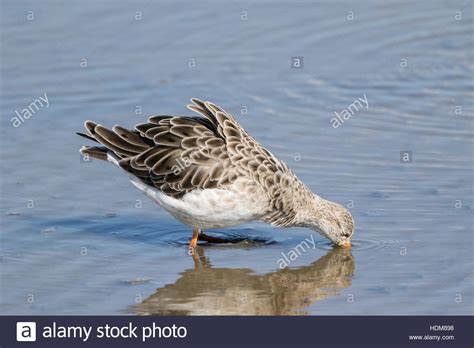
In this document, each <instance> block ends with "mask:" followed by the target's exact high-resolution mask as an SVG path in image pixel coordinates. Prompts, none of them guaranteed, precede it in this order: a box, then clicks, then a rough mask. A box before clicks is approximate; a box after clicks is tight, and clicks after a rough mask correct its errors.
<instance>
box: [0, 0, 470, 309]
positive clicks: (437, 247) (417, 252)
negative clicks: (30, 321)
mask: <svg viewBox="0 0 474 348" xmlns="http://www.w3.org/2000/svg"><path fill="white" fill-rule="evenodd" d="M1 6H2V7H1V11H0V12H1V40H2V44H1V64H0V66H1V76H2V80H1V98H0V99H1V106H0V107H1V119H0V126H1V140H0V141H1V173H2V175H1V202H0V214H1V215H0V216H1V218H0V222H1V235H0V236H1V244H0V267H1V268H0V277H1V278H0V279H1V285H0V286H1V299H0V312H1V313H2V314H127V313H138V314H170V313H171V314H277V315H279V314H289V315H291V314H297V315H304V314H309V315H327V314H472V313H473V312H474V310H473V281H474V277H473V272H472V270H473V256H472V247H473V244H472V243H473V240H472V236H473V229H472V211H473V201H472V197H473V195H472V193H473V192H472V158H473V156H472V155H473V153H472V120H473V104H472V100H473V99H472V98H473V57H472V52H473V41H472V7H471V6H472V3H471V2H469V1H449V2H447V1H417V2H416V3H413V2H412V1H402V2H400V1H384V2H378V1H364V4H354V3H351V2H344V1H342V2H339V1H338V2H337V3H334V2H331V1H327V2H326V1H324V2H316V3H314V2H310V1H298V2H297V3H294V2H289V1H288V2H282V1H277V2H275V1H263V2H259V3H258V4H256V3H253V2H248V1H241V0H234V1H229V2H226V3H225V4H223V3H221V2H218V1H204V2H203V1H200V2H199V3H186V4H184V3H180V2H175V1H161V2H160V3H157V2H154V1H133V2H132V1H125V2H120V3H116V2H114V3H112V2H108V1H81V2H78V1H77V2H68V3H67V4H62V3H60V2H58V1H43V2H41V4H39V3H38V2H36V1H2V2H1ZM29 11H33V12H29ZM137 11H139V12H137ZM458 11H460V15H461V19H460V20H458V19H459V12H458ZM140 15H141V19H140ZM352 16H353V17H352ZM292 57H293V58H292ZM294 57H303V59H302V63H303V66H302V68H300V69H292V68H291V67H292V65H291V64H292V61H294V60H292V59H294ZM45 93H46V95H47V97H48V103H49V104H48V106H46V103H44V104H43V106H40V107H39V108H37V109H33V110H34V113H33V114H32V115H31V116H30V117H29V118H28V119H25V120H24V122H22V123H21V124H20V126H19V127H14V124H13V121H12V118H13V117H15V116H16V113H15V111H18V112H19V113H20V114H22V110H24V109H25V108H28V107H29V105H30V104H31V103H32V102H34V101H35V99H37V98H39V97H40V96H44V94H45ZM364 95H365V96H366V98H367V101H368V107H367V108H360V110H358V111H356V112H355V113H354V114H353V115H352V116H351V117H350V118H349V119H347V120H345V121H344V122H343V123H342V124H341V125H340V126H339V127H338V128H333V127H332V124H331V119H333V118H334V117H335V112H337V113H338V114H341V112H342V111H343V110H345V109H347V108H348V107H349V106H350V105H351V104H352V103H353V102H354V101H355V100H357V98H359V97H363V96H364ZM191 97H198V98H201V99H205V100H210V101H213V102H215V103H217V104H218V105H221V106H222V107H223V108H225V109H226V110H228V111H229V112H231V113H232V114H234V115H235V116H236V118H237V119H238V120H239V122H241V124H242V125H243V126H244V127H245V128H246V129H247V130H248V131H249V133H250V134H252V135H253V136H254V137H255V138H256V139H258V140H259V141H260V142H261V143H262V144H263V145H264V146H266V147H267V148H268V149H270V150H271V151H272V152H273V153H274V154H275V155H277V156H278V157H279V158H281V159H282V160H284V161H285V162H287V163H288V164H289V165H290V166H291V167H292V168H293V170H294V171H295V173H296V174H297V175H298V176H299V177H300V178H301V179H302V180H303V181H304V182H305V183H306V184H307V185H308V186H309V187H310V188H311V189H312V190H313V191H314V192H316V193H317V194H319V195H320V196H322V197H325V198H327V199H331V200H333V201H337V202H339V203H341V204H344V205H346V206H347V207H348V208H349V209H350V210H351V212H352V214H353V216H354V219H355V222H356V232H355V233H356V234H355V237H354V238H355V241H354V248H353V249H352V251H342V250H335V251H331V247H330V246H329V245H328V244H327V243H326V241H325V240H324V239H323V238H322V237H320V236H318V235H314V236H313V238H314V240H315V241H316V244H315V248H314V249H313V248H309V249H307V250H305V251H304V252H303V253H302V254H301V255H300V256H299V257H298V258H297V259H296V260H294V261H293V262H291V264H290V266H289V268H287V269H285V270H280V269H279V263H278V260H279V259H280V258H282V253H283V254H284V255H287V254H288V252H289V251H290V250H292V249H293V248H294V247H295V246H296V245H298V244H299V243H301V242H302V241H303V240H305V238H310V236H311V231H309V230H305V229H289V230H285V229H278V228H273V227H271V226H267V225H264V224H260V223H250V224H246V225H243V226H238V227H235V228H233V229H228V230H221V231H210V233H214V234H218V235H222V234H231V235H232V236H234V237H242V236H243V237H246V238H248V241H247V242H241V243H238V244H236V245H219V246H218V245H203V246H200V247H199V248H198V250H199V253H200V259H199V261H197V262H195V261H194V260H193V258H192V257H191V256H190V255H187V253H186V244H187V242H188V240H189V238H190V236H191V232H190V231H189V229H188V228H187V227H185V226H183V225H181V224H180V223H179V222H177V221H175V220H174V219H173V218H172V217H170V216H169V215H168V214H167V213H166V212H165V211H163V210H162V209H160V208H159V207H158V206H157V205H156V204H154V203H153V202H151V201H149V200H148V199H147V198H146V197H145V196H144V195H142V194H141V193H140V192H138V191H137V190H136V189H135V188H134V187H133V186H132V185H130V183H129V182H128V180H127V178H126V176H125V175H123V174H121V173H119V172H118V171H117V170H116V168H114V167H112V166H110V165H108V164H107V163H103V162H99V161H92V162H84V161H82V160H81V157H80V155H79V152H78V149H79V148H80V147H81V146H82V145H84V144H85V141H84V139H81V138H79V137H77V136H76V135H75V132H76V131H81V130H82V124H83V122H84V120H86V119H92V120H95V121H97V122H100V123H102V124H104V125H107V126H112V125H114V124H116V123H118V124H121V125H122V126H127V127H131V126H133V125H134V124H136V123H139V122H142V121H144V120H145V119H146V117H147V116H150V115H153V114H167V113H169V114H177V115H183V114H184V115H190V111H188V110H186V109H185V105H186V104H187V103H188V101H189V99H190V98H191ZM401 152H403V153H409V156H411V157H410V163H401V160H400V157H401Z"/></svg>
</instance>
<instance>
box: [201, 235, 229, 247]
mask: <svg viewBox="0 0 474 348" xmlns="http://www.w3.org/2000/svg"><path fill="white" fill-rule="evenodd" d="M198 240H203V241H205V242H208V243H216V244H218V243H221V244H222V243H236V241H235V240H233V239H224V238H219V237H213V236H208V235H207V234H204V233H201V234H200V235H199V237H198Z"/></svg>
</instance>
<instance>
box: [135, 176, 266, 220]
mask: <svg viewBox="0 0 474 348" xmlns="http://www.w3.org/2000/svg"><path fill="white" fill-rule="evenodd" d="M132 183H133V184H134V185H135V186H136V187H138V188H139V189H140V190H141V191H143V192H145V193H146V195H147V196H148V197H149V198H151V199H152V200H154V201H155V202H157V203H158V204H159V205H161V206H162V207H163V208H164V209H166V210H167V211H168V212H169V213H170V214H171V215H173V216H174V217H175V218H176V219H177V220H179V221H181V222H183V223H184V224H186V225H189V226H192V227H195V228H201V229H208V228H222V227H229V226H234V225H238V224H241V223H243V222H246V221H252V220H258V219H259V218H261V217H262V216H263V215H264V213H265V207H266V205H265V201H264V200H262V201H260V200H258V199H255V197H253V198H250V197H248V195H247V194H246V193H244V192H239V191H237V190H234V189H205V190H194V191H191V192H189V193H187V194H185V195H184V196H183V197H182V198H180V199H176V198H173V197H170V196H167V195H165V194H163V193H162V192H161V191H159V190H158V189H156V188H154V187H151V186H148V185H146V184H144V183H142V182H140V181H138V180H132Z"/></svg>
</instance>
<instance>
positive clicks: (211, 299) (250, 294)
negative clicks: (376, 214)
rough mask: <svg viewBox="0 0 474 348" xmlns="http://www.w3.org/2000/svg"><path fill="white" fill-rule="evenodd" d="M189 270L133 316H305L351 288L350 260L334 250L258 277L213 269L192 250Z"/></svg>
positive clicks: (348, 254)
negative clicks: (310, 308)
mask: <svg viewBox="0 0 474 348" xmlns="http://www.w3.org/2000/svg"><path fill="white" fill-rule="evenodd" d="M197 252H198V253H199V258H195V264H196V267H195V269H189V270H186V271H184V272H183V273H181V277H180V278H179V279H178V280H177V281H176V282H175V283H174V284H168V285H165V286H164V287H162V288H159V289H157V290H156V292H155V293H154V294H153V295H151V296H150V297H149V298H147V299H146V300H144V301H143V302H141V303H140V304H138V305H135V306H133V307H132V311H133V312H135V313H136V314H138V315H307V314H308V313H307V312H306V311H305V308H306V307H308V306H310V305H312V304H314V303H315V302H317V301H320V300H322V299H325V298H329V297H332V296H336V295H338V294H339V293H340V291H341V290H342V289H346V288H348V287H350V286H351V284H352V277H353V276H354V271H355V260H354V257H353V256H352V254H351V252H350V250H347V249H342V248H336V249H334V250H331V251H329V252H328V253H327V254H326V255H324V256H322V257H321V258H320V259H318V260H317V261H315V262H313V263H312V264H310V265H308V266H303V267H299V268H285V269H282V270H278V271H274V272H269V273H267V274H264V275H259V274H256V273H255V272H254V271H252V270H251V269H248V268H241V269H232V268H213V267H212V266H211V264H210V262H209V260H208V258H207V257H205V256H204V255H203V249H202V248H200V247H199V248H198V249H197Z"/></svg>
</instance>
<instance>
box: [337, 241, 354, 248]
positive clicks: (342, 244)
mask: <svg viewBox="0 0 474 348" xmlns="http://www.w3.org/2000/svg"><path fill="white" fill-rule="evenodd" d="M339 246H340V247H341V248H344V249H350V248H352V244H351V241H350V240H346V241H344V242H342V243H341V244H339Z"/></svg>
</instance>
